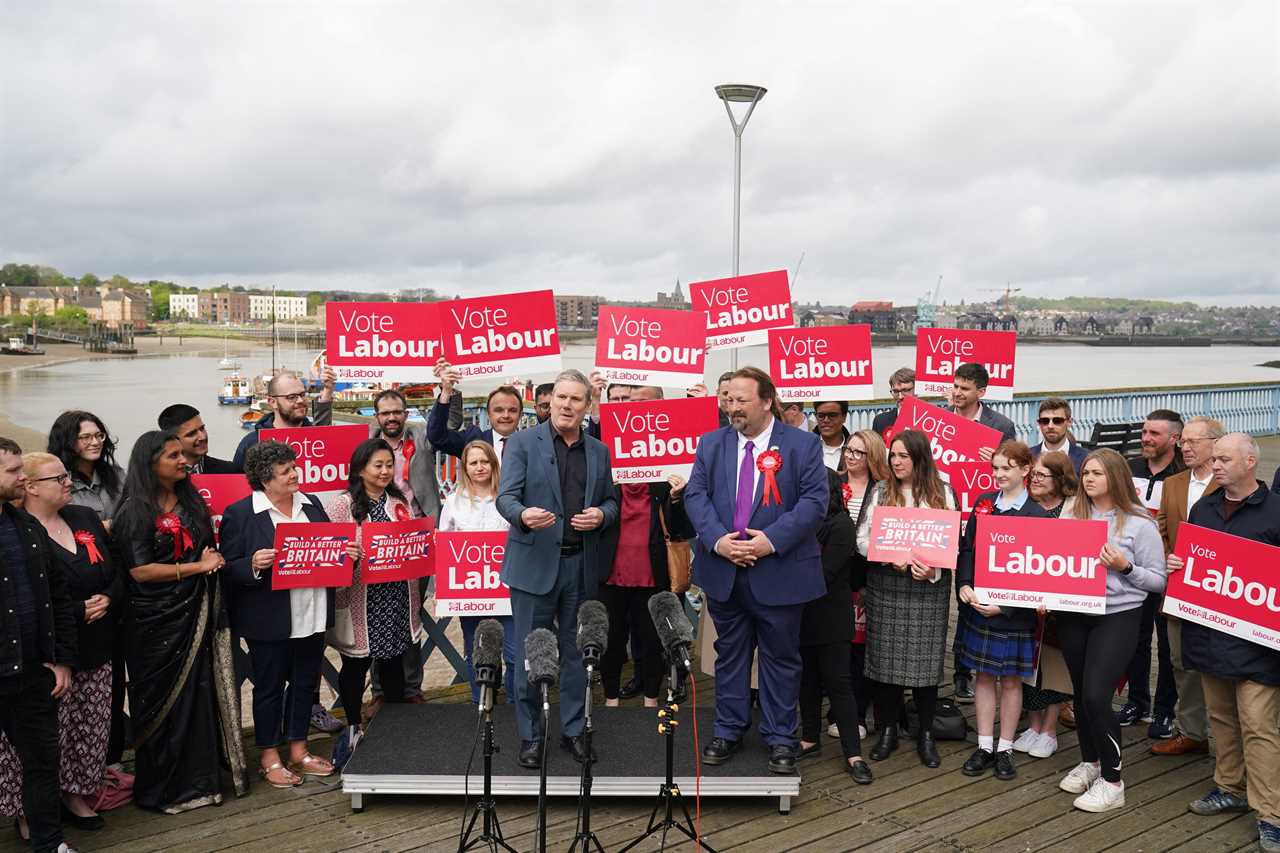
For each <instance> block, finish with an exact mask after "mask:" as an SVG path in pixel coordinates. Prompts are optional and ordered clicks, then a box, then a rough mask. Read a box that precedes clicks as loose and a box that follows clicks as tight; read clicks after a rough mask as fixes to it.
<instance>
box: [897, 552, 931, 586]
mask: <svg viewBox="0 0 1280 853" xmlns="http://www.w3.org/2000/svg"><path fill="white" fill-rule="evenodd" d="M893 567H894V568H895V569H897V570H898V571H900V572H902V573H904V574H905V573H906V572H911V577H913V578H915V579H916V580H918V581H927V580H933V576H934V575H935V574H936V573H937V571H938V570H937V569H935V568H933V567H932V566H926V565H925V564H924V563H922V562H920V561H919V560H918V559H916V558H915V557H912V558H911V559H910V560H907V561H906V562H905V563H894V564H893Z"/></svg>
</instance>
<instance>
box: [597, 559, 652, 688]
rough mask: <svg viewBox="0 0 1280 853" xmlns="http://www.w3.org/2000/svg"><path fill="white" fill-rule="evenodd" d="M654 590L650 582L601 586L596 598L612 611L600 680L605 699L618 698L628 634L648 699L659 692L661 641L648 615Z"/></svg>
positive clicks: (601, 662)
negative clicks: (636, 584) (607, 644)
mask: <svg viewBox="0 0 1280 853" xmlns="http://www.w3.org/2000/svg"><path fill="white" fill-rule="evenodd" d="M655 592H657V590H655V589H654V588H653V587H651V586H613V585H612V584H601V586H600V589H599V592H598V593H597V598H599V599H600V602H601V603H602V604H604V607H605V610H607V611H608V613H609V648H608V649H606V650H605V653H604V657H603V658H602V659H601V661H600V681H601V683H602V684H603V686H604V695H605V698H606V699H617V698H618V690H619V688H620V685H621V682H622V664H623V662H624V661H625V660H626V658H627V640H628V637H630V638H631V643H632V647H631V656H632V658H633V659H634V660H635V669H636V675H637V676H639V678H640V686H641V687H642V689H643V690H644V695H645V696H646V697H647V698H649V699H656V698H657V696H658V688H659V687H660V686H661V684H662V644H661V643H660V642H659V641H658V631H657V629H656V628H654V627H653V620H652V619H651V618H649V599H650V598H652V597H653V594H654V593H655Z"/></svg>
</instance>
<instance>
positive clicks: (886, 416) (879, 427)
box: [871, 406, 898, 438]
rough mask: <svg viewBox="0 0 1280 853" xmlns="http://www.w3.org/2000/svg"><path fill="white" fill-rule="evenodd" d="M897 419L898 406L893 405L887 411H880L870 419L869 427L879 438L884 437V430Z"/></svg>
mask: <svg viewBox="0 0 1280 853" xmlns="http://www.w3.org/2000/svg"><path fill="white" fill-rule="evenodd" d="M897 420H898V407H897V406H894V407H893V408H892V409H890V410H889V411H887V412H881V413H880V414H878V415H876V416H875V417H874V418H872V420H871V429H872V431H874V432H875V433H876V434H877V435H879V436H880V437H881V438H884V433H885V430H887V429H889V427H891V426H893V425H894V423H895V422H897Z"/></svg>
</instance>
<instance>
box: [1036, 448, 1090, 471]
mask: <svg viewBox="0 0 1280 853" xmlns="http://www.w3.org/2000/svg"><path fill="white" fill-rule="evenodd" d="M1067 446H1068V448H1069V451H1068V453H1067V456H1069V457H1071V467H1073V468H1075V469H1076V474H1079V473H1080V466H1081V465H1083V464H1084V460H1085V457H1087V456H1088V455H1089V451H1087V450H1085V449H1084V448H1083V447H1081V446H1080V445H1078V444H1076V443H1075V442H1074V441H1073V442H1071V443H1070V444H1068V445H1067ZM1041 453H1044V442H1043V441H1042V442H1040V443H1039V444H1037V445H1036V446H1035V447H1033V448H1031V458H1032V459H1039V458H1040V454H1041Z"/></svg>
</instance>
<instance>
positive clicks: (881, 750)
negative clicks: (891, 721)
mask: <svg viewBox="0 0 1280 853" xmlns="http://www.w3.org/2000/svg"><path fill="white" fill-rule="evenodd" d="M897 748H898V727H897V726H884V727H883V728H881V729H880V741H879V742H878V743H877V744H876V745H875V746H873V747H872V748H871V760H872V761H884V760H885V759H886V758H888V757H889V756H890V755H893V753H894V751H895V750H896V749H897Z"/></svg>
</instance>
